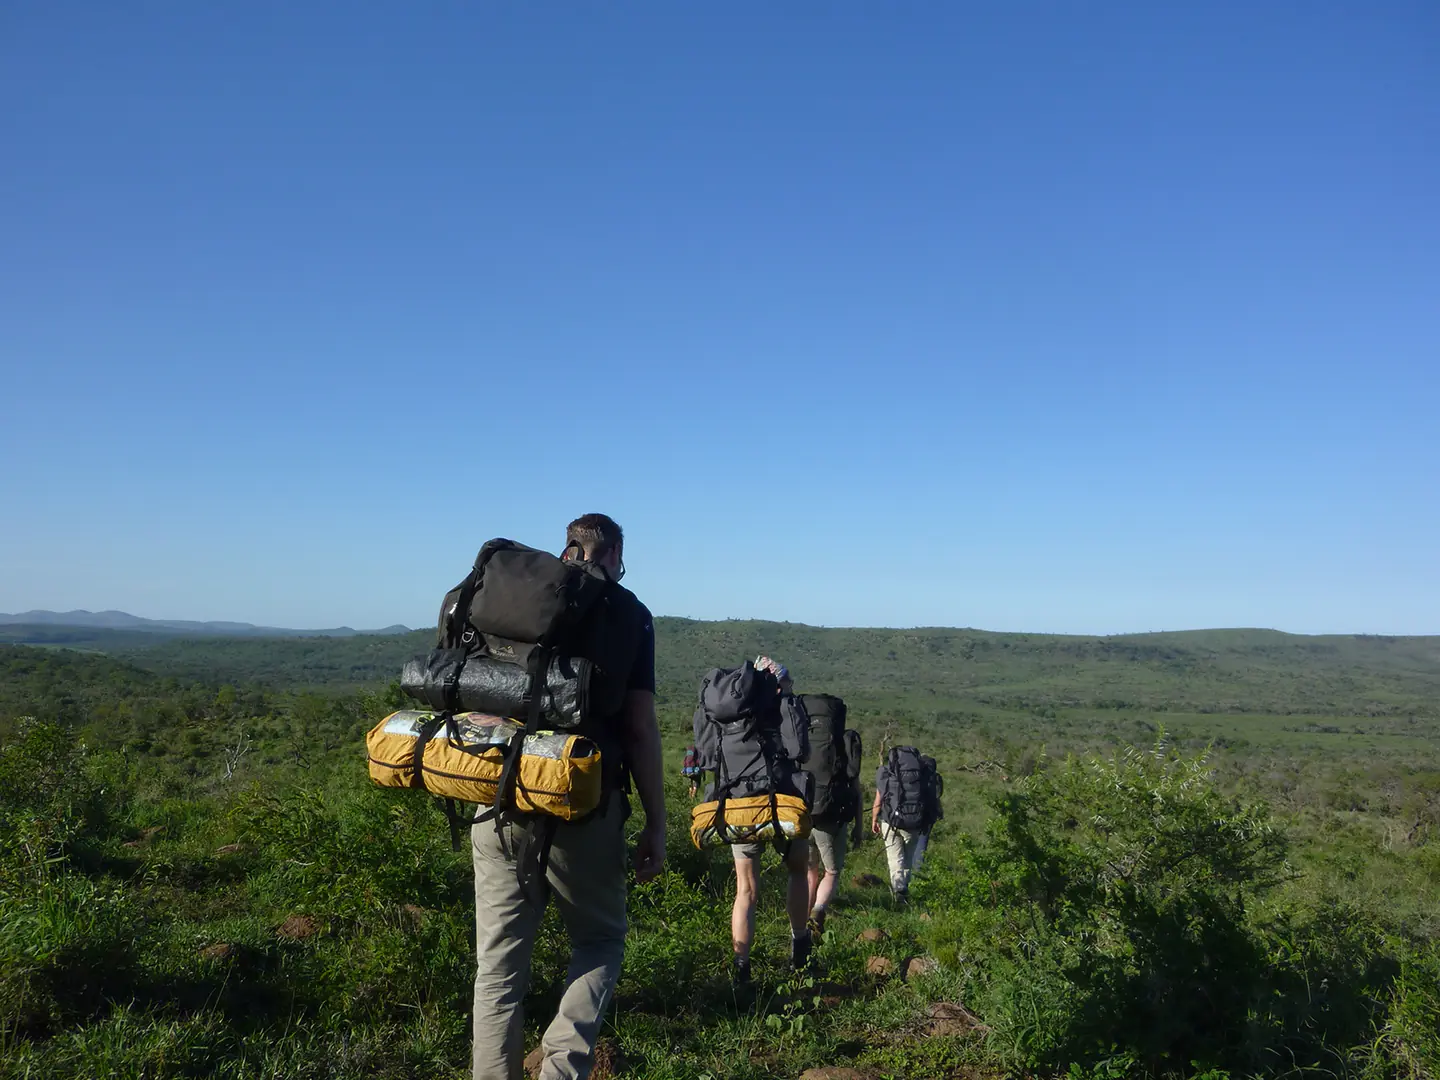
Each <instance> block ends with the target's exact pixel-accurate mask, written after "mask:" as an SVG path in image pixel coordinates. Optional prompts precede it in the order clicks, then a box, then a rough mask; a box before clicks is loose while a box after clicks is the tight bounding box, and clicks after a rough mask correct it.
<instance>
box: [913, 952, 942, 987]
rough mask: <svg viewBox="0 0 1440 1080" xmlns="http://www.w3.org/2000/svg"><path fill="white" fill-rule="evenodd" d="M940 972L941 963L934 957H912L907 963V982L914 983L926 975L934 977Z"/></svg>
mask: <svg viewBox="0 0 1440 1080" xmlns="http://www.w3.org/2000/svg"><path fill="white" fill-rule="evenodd" d="M939 970H940V963H939V961H937V960H936V959H935V958H934V957H933V956H912V957H911V958H910V959H909V960H906V961H905V967H904V975H905V981H906V982H914V981H915V980H916V979H919V978H923V977H924V976H926V975H933V974H935V972H937V971H939Z"/></svg>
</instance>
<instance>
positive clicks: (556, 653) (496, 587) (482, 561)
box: [400, 539, 644, 883]
mask: <svg viewBox="0 0 1440 1080" xmlns="http://www.w3.org/2000/svg"><path fill="white" fill-rule="evenodd" d="M643 619H644V608H643V606H642V605H641V604H640V603H639V601H637V600H636V599H635V597H634V596H633V594H631V593H630V592H629V591H628V590H626V589H624V588H621V587H620V586H619V585H618V584H616V583H615V582H613V581H612V580H611V579H610V575H609V574H608V573H607V572H606V571H605V569H604V568H603V567H600V566H598V565H596V564H594V563H589V562H584V561H580V560H574V561H567V560H564V559H560V558H557V557H556V556H554V555H551V554H549V553H548V552H544V551H539V550H536V549H535V548H530V547H526V546H525V545H523V544H517V543H515V542H514V541H513V540H504V539H498V540H491V541H490V542H489V543H487V544H485V545H484V546H483V547H482V548H481V549H480V553H479V554H478V555H476V557H475V564H474V567H473V568H472V569H471V571H470V573H469V574H467V575H466V576H465V579H464V580H463V581H461V582H460V584H459V585H457V586H455V588H453V589H451V590H450V591H449V592H448V593H446V594H445V600H444V602H443V603H442V604H441V607H440V619H439V625H438V633H437V640H436V648H434V649H433V650H431V651H430V652H429V653H427V654H425V655H424V656H419V657H416V658H415V659H414V660H411V661H410V662H409V663H407V664H406V665H405V668H404V671H403V673H402V675H401V679H400V685H401V687H402V689H404V691H405V692H406V693H407V694H409V695H410V696H411V697H413V698H415V699H416V700H418V701H420V702H422V703H424V704H425V705H427V706H429V708H430V709H431V710H433V711H434V713H435V716H434V718H433V719H432V720H431V721H429V725H430V727H431V728H433V730H428V731H426V732H424V733H423V734H420V735H417V738H416V740H415V748H416V752H417V753H423V752H424V751H425V747H426V744H427V743H428V742H430V741H433V739H434V738H436V737H437V733H438V732H439V731H440V730H441V729H442V728H444V727H445V725H446V724H447V723H451V722H453V720H454V719H455V717H456V714H458V713H462V712H475V713H483V714H487V715H489V716H492V717H497V718H501V719H508V720H512V721H515V726H514V728H513V732H514V733H513V735H511V736H510V739H509V743H508V744H507V745H506V746H505V748H504V750H503V751H502V752H501V754H502V757H503V765H502V768H501V771H500V775H499V776H498V777H497V778H496V782H495V791H494V798H493V801H492V802H490V803H489V807H490V808H489V809H488V810H487V811H485V812H484V813H483V814H481V815H480V816H479V817H477V818H475V819H474V821H475V822H480V821H486V820H490V819H492V818H493V819H494V820H495V822H496V828H497V829H498V828H500V827H501V825H502V824H503V823H505V822H507V821H515V820H517V819H518V818H520V817H521V816H522V815H528V816H529V817H528V818H527V825H526V829H525V833H524V838H523V839H522V841H521V844H520V848H521V850H520V852H519V853H518V854H519V862H520V864H521V871H520V872H521V877H522V881H525V882H529V883H533V881H534V875H535V872H536V871H538V872H539V873H540V875H541V876H542V877H543V872H544V867H545V863H546V856H547V854H548V847H549V840H550V838H551V837H552V836H553V829H551V828H550V826H551V825H553V824H554V822H555V821H558V820H560V819H561V818H562V817H564V815H556V814H554V813H553V810H552V809H549V808H547V805H548V804H546V803H545V801H544V800H541V801H538V802H537V801H536V800H534V799H528V798H525V797H523V796H521V795H519V793H517V780H518V779H519V777H520V773H521V772H522V771H523V770H522V758H523V756H524V754H523V748H524V746H525V744H526V740H527V739H530V738H533V737H534V736H535V735H537V734H538V733H539V732H542V731H556V732H563V733H567V734H573V735H577V736H581V737H583V738H585V739H586V740H588V741H589V743H591V744H593V746H594V748H595V752H596V754H597V755H598V757H599V762H600V766H599V767H600V770H601V774H602V778H603V782H604V785H605V787H606V790H612V789H614V788H615V787H616V786H618V785H620V784H621V783H622V782H623V779H624V772H623V762H622V761H621V760H620V754H619V748H620V744H619V737H618V735H619V722H620V718H621V715H622V711H623V708H624V702H625V692H626V684H627V682H628V678H629V674H630V669H631V667H632V666H633V664H634V662H635V657H636V653H637V650H638V648H639V645H640V640H641V638H640V635H641V632H642V629H643ZM449 741H451V742H459V741H463V740H455V739H451V740H449ZM480 745H481V744H479V743H477V744H476V746H477V747H478V746H480ZM471 752H473V753H484V754H487V755H488V754H490V753H492V748H488V747H487V748H486V749H484V750H483V751H481V750H477V749H475V748H474V747H472V751H471ZM412 775H414V776H416V777H418V778H419V779H420V780H421V781H422V782H423V783H425V786H426V787H428V788H430V790H433V791H437V793H438V789H437V788H435V787H433V786H431V785H430V784H429V783H428V782H427V781H428V779H429V777H430V776H431V774H430V773H427V772H426V770H425V769H424V768H423V763H422V767H421V768H418V769H415V770H414V772H413V773H412ZM461 797H462V798H464V796H461ZM452 798H453V797H452ZM599 805H600V806H601V807H602V808H603V806H604V805H605V802H604V800H603V799H602V800H601V802H600V804H599ZM446 814H447V816H448V817H449V818H450V826H451V838H452V842H453V844H454V846H455V848H456V850H459V844H460V840H459V827H460V826H461V825H462V824H468V823H469V821H468V820H462V819H460V818H459V817H458V815H457V812H456V808H455V806H454V803H453V801H449V802H447V804H446ZM537 815H538V816H541V817H543V818H545V819H546V820H548V822H549V824H548V825H542V824H540V823H539V822H537V821H536V820H534V818H535V817H536V816H537ZM532 854H538V858H531V857H530V856H531V855H532Z"/></svg>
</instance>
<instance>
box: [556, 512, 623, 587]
mask: <svg viewBox="0 0 1440 1080" xmlns="http://www.w3.org/2000/svg"><path fill="white" fill-rule="evenodd" d="M564 557H565V558H567V559H580V560H581V561H583V562H593V563H596V564H597V565H599V566H603V567H604V568H605V569H606V570H608V571H609V572H610V576H611V577H612V578H614V579H615V580H616V581H619V580H620V578H621V577H623V576H624V574H625V533H624V532H623V531H621V529H620V526H619V525H617V524H615V520H614V519H613V518H610V517H606V516H605V515H604V514H585V515H584V516H582V517H578V518H576V519H575V520H574V521H572V522H571V523H570V524H569V525H568V526H567V527H566V529H565V554H564Z"/></svg>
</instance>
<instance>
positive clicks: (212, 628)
mask: <svg viewBox="0 0 1440 1080" xmlns="http://www.w3.org/2000/svg"><path fill="white" fill-rule="evenodd" d="M0 626H73V627H84V628H86V629H91V630H140V631H144V632H146V633H161V634H167V635H170V636H175V635H186V636H188V635H206V636H209V635H212V634H214V635H219V636H221V637H355V636H357V635H361V634H407V633H409V632H410V628H409V627H408V626H401V625H399V624H397V625H395V626H387V627H385V628H384V629H383V630H355V629H352V628H351V627H348V626H339V627H335V628H333V629H329V630H292V629H286V628H283V627H278V626H256V625H254V624H253V623H241V622H194V621H192V620H188V619H144V618H141V617H140V616H139V615H131V614H130V613H129V612H125V611H22V612H20V613H19V614H17V615H6V614H4V613H3V612H0ZM10 637H11V636H10V635H7V638H10Z"/></svg>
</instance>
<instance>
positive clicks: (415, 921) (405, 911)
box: [400, 904, 430, 930]
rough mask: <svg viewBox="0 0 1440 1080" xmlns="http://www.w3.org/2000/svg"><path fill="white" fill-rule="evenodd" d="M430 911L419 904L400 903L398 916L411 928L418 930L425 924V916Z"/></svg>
mask: <svg viewBox="0 0 1440 1080" xmlns="http://www.w3.org/2000/svg"><path fill="white" fill-rule="evenodd" d="M429 914H430V913H429V912H428V911H426V910H425V909H424V908H423V907H421V906H420V905H419V904H401V905H400V917H401V918H403V919H404V920H405V922H406V923H408V924H409V925H410V927H411V928H412V929H415V930H419V929H420V927H422V926H424V925H425V916H427V915H429Z"/></svg>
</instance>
